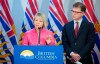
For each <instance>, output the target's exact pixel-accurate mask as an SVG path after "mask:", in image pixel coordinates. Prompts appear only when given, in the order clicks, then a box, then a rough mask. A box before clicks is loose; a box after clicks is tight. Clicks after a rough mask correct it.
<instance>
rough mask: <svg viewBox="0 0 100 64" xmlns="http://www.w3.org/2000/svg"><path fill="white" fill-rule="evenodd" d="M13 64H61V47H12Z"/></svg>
mask: <svg viewBox="0 0 100 64" xmlns="http://www.w3.org/2000/svg"><path fill="white" fill-rule="evenodd" d="M14 64H63V46H62V45H60V46H14Z"/></svg>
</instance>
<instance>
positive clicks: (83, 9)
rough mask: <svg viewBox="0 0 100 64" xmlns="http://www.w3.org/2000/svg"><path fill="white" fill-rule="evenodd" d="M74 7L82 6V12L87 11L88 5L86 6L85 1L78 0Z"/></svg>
mask: <svg viewBox="0 0 100 64" xmlns="http://www.w3.org/2000/svg"><path fill="white" fill-rule="evenodd" d="M73 7H79V8H81V11H82V12H85V11H86V6H85V5H84V4H83V3H81V2H76V3H75V4H74V5H73Z"/></svg>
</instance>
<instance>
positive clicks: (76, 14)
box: [72, 7, 84, 21]
mask: <svg viewBox="0 0 100 64" xmlns="http://www.w3.org/2000/svg"><path fill="white" fill-rule="evenodd" d="M83 14H84V12H82V11H81V9H80V8H79V7H73V9H72V18H73V19H74V20H76V21H78V20H80V19H81V18H82V16H83Z"/></svg>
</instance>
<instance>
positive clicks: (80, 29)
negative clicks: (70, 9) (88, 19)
mask: <svg viewBox="0 0 100 64" xmlns="http://www.w3.org/2000/svg"><path fill="white" fill-rule="evenodd" d="M84 27H85V22H84V21H83V20H82V23H81V25H80V28H79V31H78V35H77V38H78V37H79V35H80V33H81V31H82V29H83V28H84Z"/></svg>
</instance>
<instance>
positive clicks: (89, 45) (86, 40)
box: [62, 20, 95, 59]
mask: <svg viewBox="0 0 100 64" xmlns="http://www.w3.org/2000/svg"><path fill="white" fill-rule="evenodd" d="M94 43H95V30H94V25H93V24H92V23H90V22H87V21H84V20H83V21H82V23H81V25H80V28H79V31H78V36H77V38H76V37H75V34H74V21H71V22H69V23H67V24H66V25H65V26H64V28H63V31H62V45H63V47H64V52H66V53H67V56H70V53H71V52H76V53H78V54H79V55H80V56H81V58H82V59H84V58H85V57H87V56H91V50H92V49H93V47H94Z"/></svg>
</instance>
